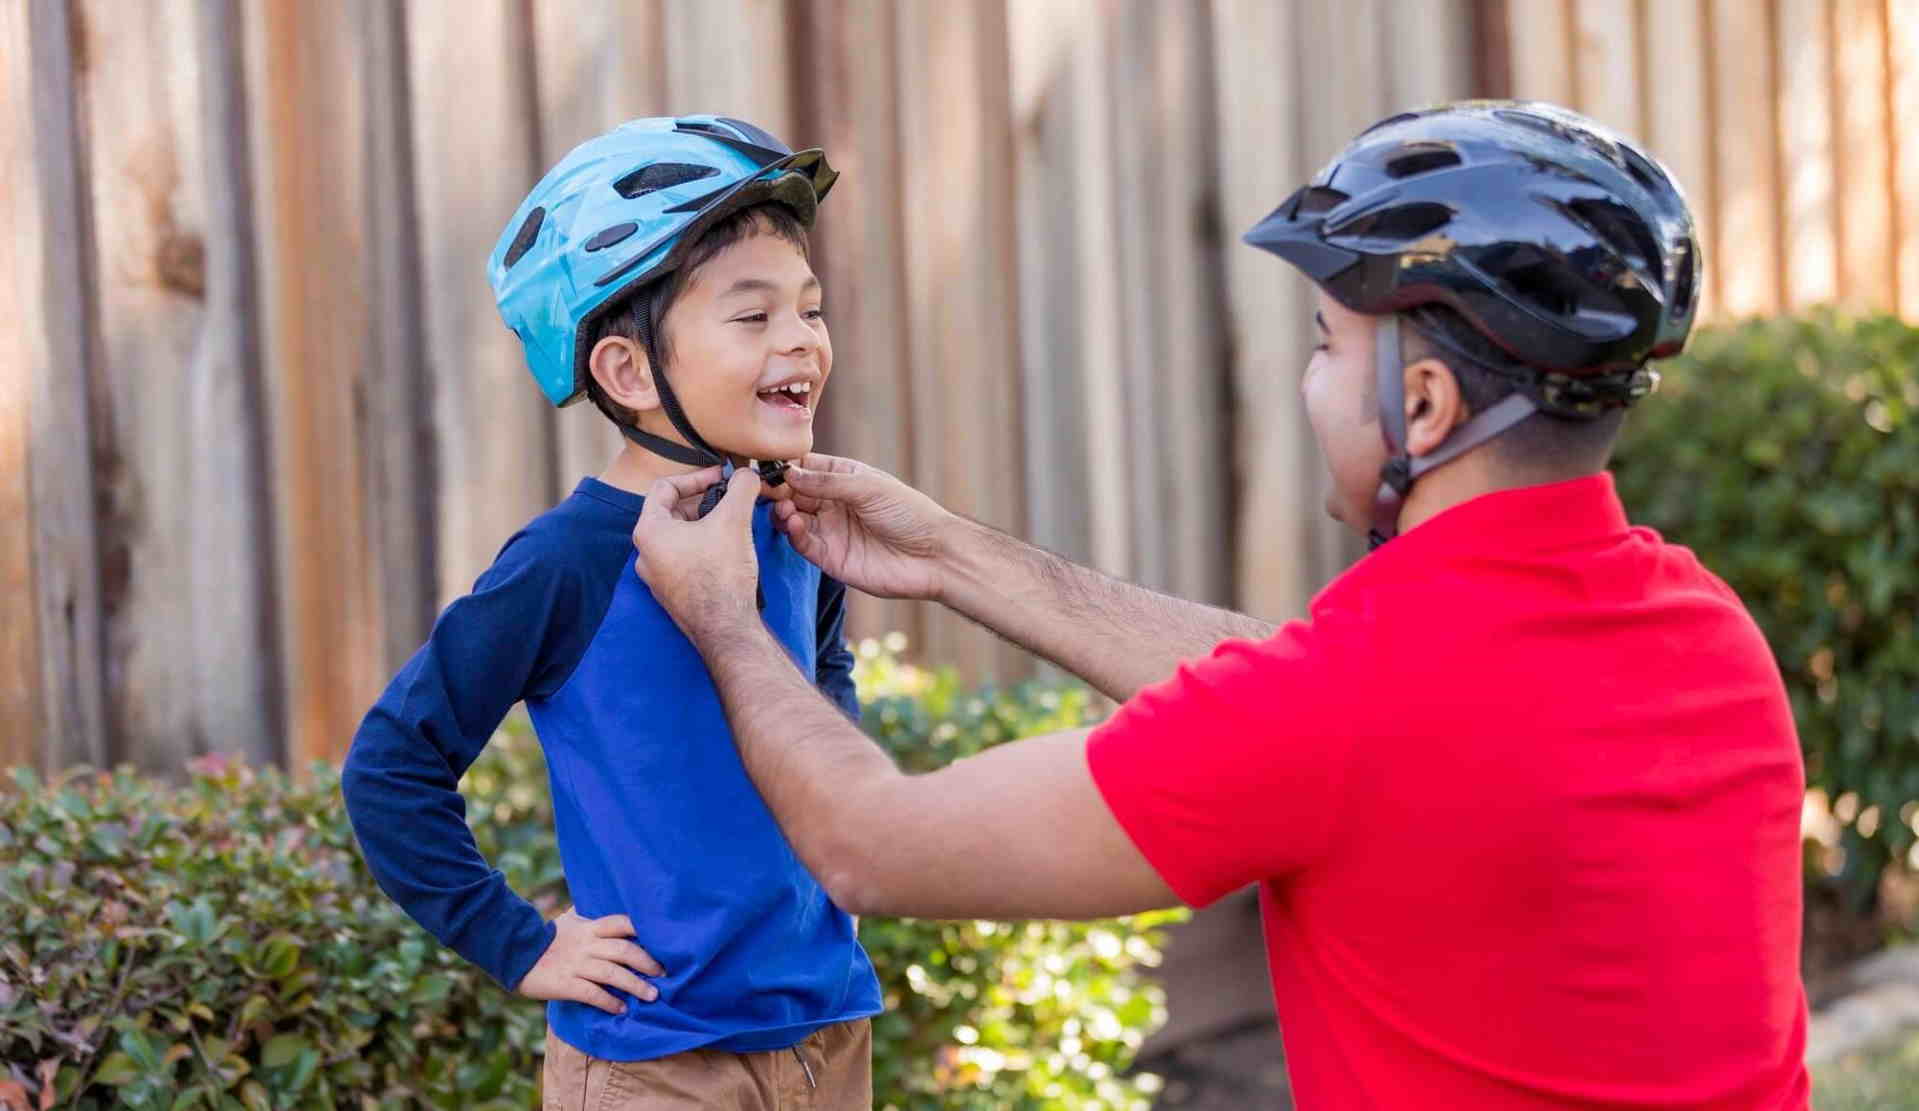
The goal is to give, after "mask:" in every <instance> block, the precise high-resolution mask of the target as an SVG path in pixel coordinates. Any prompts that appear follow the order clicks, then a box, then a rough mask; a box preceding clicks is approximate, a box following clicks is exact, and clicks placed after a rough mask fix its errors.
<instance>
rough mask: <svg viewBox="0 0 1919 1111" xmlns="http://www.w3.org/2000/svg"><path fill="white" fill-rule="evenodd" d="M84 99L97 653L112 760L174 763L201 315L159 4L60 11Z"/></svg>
mask: <svg viewBox="0 0 1919 1111" xmlns="http://www.w3.org/2000/svg"><path fill="white" fill-rule="evenodd" d="M73 13H74V19H75V21H76V32H77V34H78V35H79V38H80V45H79V50H80V51H81V53H82V54H83V56H84V57H85V58H86V59H87V66H86V69H85V71H84V72H83V73H82V75H81V84H82V86H83V87H84V90H85V95H84V97H83V98H82V104H83V106H84V111H83V115H82V117H81V127H82V128H83V129H84V130H85V132H86V135H87V144H86V147H87V154H88V157H89V167H88V174H87V179H88V185H89V187H90V189H91V191H92V204H93V218H94V234H95V237H96V238H95V244H96V250H97V255H96V261H95V266H96V269H95V271H94V276H95V281H96V283H97V284H96V287H95V290H96V293H95V296H96V305H97V312H98V319H99V329H100V332H99V335H100V347H99V349H98V358H97V361H96V362H95V364H94V368H95V370H96V372H97V373H98V375H99V381H100V384H101V389H100V391H99V393H98V395H97V399H98V401H99V402H100V405H99V407H98V408H97V409H96V416H97V417H98V418H99V420H98V421H97V423H96V424H95V426H94V435H95V441H94V446H95V450H96V458H97V459H100V460H104V461H106V462H107V469H106V471H105V473H104V474H102V475H101V476H100V478H101V479H102V480H103V481H102V482H101V485H100V488H99V493H100V495H101V497H100V512H101V514H102V519H101V531H100V538H101V541H102V551H101V559H102V565H103V568H104V569H105V572H106V575H105V578H104V581H103V585H104V586H105V592H104V594H103V602H104V607H103V608H104V617H105V621H106V653H107V660H108V664H107V667H108V671H109V673H110V674H112V675H114V676H115V678H116V681H115V682H114V684H113V686H112V688H111V690H110V691H109V692H108V694H109V697H108V713H109V715H110V717H111V719H112V724H111V726H110V729H111V731H112V734H113V736H114V756H115V757H116V758H121V759H133V760H135V761H137V762H139V763H141V764H142V765H143V766H147V767H150V768H155V769H157V768H167V767H178V766H179V765H180V764H181V763H182V762H184V760H185V759H186V758H187V757H189V756H191V755H193V753H194V752H195V751H196V749H198V748H199V746H200V741H199V739H198V738H196V737H194V736H193V735H192V734H193V732H194V728H195V722H194V720H193V707H192V690H193V686H194V675H193V667H192V664H193V652H194V640H195V636H194V634H195V629H194V623H195V619H196V617H197V616H198V615H197V614H196V613H195V610H194V607H193V605H192V603H193V601H194V599H193V598H192V597H191V596H190V592H189V591H187V590H184V589H181V588H182V586H183V585H184V584H187V583H189V582H190V581H191V579H192V570H191V567H190V563H189V557H190V556H191V554H192V553H193V550H194V548H193V544H192V543H191V539H192V538H191V537H190V536H189V535H188V529H189V527H190V525H191V521H190V519H189V511H190V510H191V509H192V506H191V504H190V503H189V502H188V501H187V497H188V495H189V494H190V492H191V489H190V486H189V484H188V482H186V481H184V480H185V479H186V478H187V476H188V475H189V473H190V469H191V467H192V453H193V452H195V451H197V450H201V449H202V447H203V445H201V444H198V443H195V442H193V439H192V436H193V433H194V432H195V431H201V430H197V429H194V428H191V427H190V426H189V422H188V416H187V407H186V402H187V393H188V390H187V386H188V383H187V380H186V376H185V371H186V369H187V366H188V363H189V362H190V361H191V360H192V358H193V355H194V348H195V345H196V343H197V341H198V337H199V332H200V328H201V326H202V324H203V322H204V318H205V311H204V310H205V298H206V274H205V250H206V244H205V238H204V227H203V218H204V214H205V211H206V196H205V191H204V189H203V187H202V184H203V183H202V180H201V175H200V173H199V172H198V171H199V168H200V166H201V165H202V158H201V152H200V139H201V135H200V134H199V131H198V128H197V127H196V126H195V125H196V124H197V122H198V116H199V111H198V109H199V104H198V97H197V95H196V90H194V89H193V88H192V86H191V82H190V81H189V82H185V83H184V84H185V86H186V87H184V88H183V87H182V84H183V83H182V82H178V81H175V80H173V78H174V77H175V76H176V75H178V76H181V77H190V76H191V74H192V65H184V66H181V65H171V64H169V62H168V59H169V58H170V57H172V56H174V53H175V51H176V50H178V49H180V48H181V47H183V46H184V47H185V49H186V51H187V54H186V57H187V58H189V59H193V60H194V61H195V62H197V61H198V58H197V56H196V55H197V52H195V51H194V50H193V45H192V43H191V41H188V42H186V43H177V42H175V41H173V40H174V39H175V38H176V34H177V31H178V28H176V27H175V26H174V25H173V21H170V20H168V19H167V18H166V15H167V13H166V12H164V11H163V10H162V9H161V8H160V7H159V6H157V5H130V6H122V5H106V4H102V3H98V2H82V3H78V4H76V5H74V7H73Z"/></svg>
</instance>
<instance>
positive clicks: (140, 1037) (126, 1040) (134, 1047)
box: [120, 1026, 160, 1072]
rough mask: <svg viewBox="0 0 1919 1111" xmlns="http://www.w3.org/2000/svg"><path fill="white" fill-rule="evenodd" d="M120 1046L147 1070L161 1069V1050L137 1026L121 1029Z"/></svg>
mask: <svg viewBox="0 0 1919 1111" xmlns="http://www.w3.org/2000/svg"><path fill="white" fill-rule="evenodd" d="M120 1048H121V1049H124V1050H126V1052H127V1056H129V1057H131V1058H133V1060H134V1063H135V1064H138V1065H139V1066H140V1067H141V1068H143V1069H145V1070H146V1071H148V1072H159V1071H160V1053H159V1051H158V1050H156V1049H154V1048H153V1043H152V1042H150V1041H148V1040H147V1036H146V1034H144V1033H142V1032H141V1031H140V1030H139V1029H138V1028H137V1027H131V1026H129V1027H127V1028H126V1029H125V1030H123V1031H121V1033H120Z"/></svg>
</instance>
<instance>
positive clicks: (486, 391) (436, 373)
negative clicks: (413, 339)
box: [406, 0, 556, 602]
mask: <svg viewBox="0 0 1919 1111" xmlns="http://www.w3.org/2000/svg"><path fill="white" fill-rule="evenodd" d="M527 14H528V12H527V9H526V7H525V6H524V5H523V4H519V3H515V2H513V0H484V2H476V3H469V4H412V5H409V6H408V8H407V16H408V18H407V26H406V34H407V55H408V62H409V70H408V76H409V79H410V80H411V83H412V85H411V88H410V90H409V92H410V94H411V98H412V109H413V115H412V119H413V136H414V164H413V176H414V182H415V188H416V195H415V205H416V210H417V212H418V214H419V227H420V237H421V246H420V251H421V275H422V277H421V281H422V288H423V290H424V297H423V301H424V308H425V312H424V320H425V322H426V361H427V365H428V367H429V373H430V374H431V381H432V384H433V425H434V428H435V430H436V431H437V433H438V436H437V441H438V446H439V470H438V476H439V500H440V504H439V556H440V568H439V585H440V600H441V601H442V602H444V601H448V600H450V599H452V598H453V597H455V596H457V595H459V594H461V593H464V592H465V591H466V590H467V589H468V588H469V587H470V585H471V584H472V582H473V580H474V578H475V577H477V576H478V575H479V573H480V572H481V571H483V570H484V569H485V568H486V566H487V565H488V564H489V563H490V562H492V559H493V556H494V555H495V554H496V553H497V552H498V551H499V549H500V546H501V545H502V544H504V543H505V542H506V540H507V538H508V537H510V536H512V535H513V533H514V532H515V531H516V530H518V529H519V528H520V526H521V525H523V524H525V523H526V522H527V520H528V519H530V518H531V517H533V516H534V515H535V514H537V513H539V512H540V511H541V510H543V509H545V508H546V507H547V506H548V505H550V504H551V503H552V501H553V497H554V487H555V485H556V483H555V481H554V479H553V471H554V467H555V464H554V459H553V421H552V418H551V417H550V416H549V415H548V413H547V410H546V408H545V406H546V402H545V401H544V399H542V398H541V396H540V394H539V393H538V392H537V391H536V390H535V389H534V388H533V385H532V383H531V382H530V381H529V379H528V372H527V369H526V364H525V359H524V357H523V355H522V353H521V351H520V345H519V342H518V341H517V340H516V339H515V338H514V336H513V334H512V333H511V332H510V331H508V330H507V328H506V326H505V325H504V324H503V323H501V321H500V315H499V312H498V310H497V309H496V308H495V307H494V304H493V293H492V290H491V289H490V288H489V287H488V285H487V281H486V258H487V254H488V252H489V251H491V250H492V249H493V244H494V241H495V240H496V239H497V238H498V237H499V234H500V229H501V228H503V227H504V226H505V225H506V222H507V220H508V219H509V218H511V217H512V215H513V210H514V209H515V208H516V207H518V206H519V203H520V201H521V199H522V198H524V197H525V196H526V191H527V190H528V189H529V188H531V187H532V185H533V183H534V181H536V180H537V178H538V173H539V171H538V169H536V168H535V166H534V159H535V150H534V147H535V136H534V129H533V119H532V110H533V99H534V93H533V87H532V81H533V75H532V72H531V69H532V67H530V66H529V65H528V64H527V62H528V59H529V58H530V57H532V43H531V41H530V40H531V36H532V32H531V27H530V26H529V21H528V20H527V19H526V18H525V17H526V16H527Z"/></svg>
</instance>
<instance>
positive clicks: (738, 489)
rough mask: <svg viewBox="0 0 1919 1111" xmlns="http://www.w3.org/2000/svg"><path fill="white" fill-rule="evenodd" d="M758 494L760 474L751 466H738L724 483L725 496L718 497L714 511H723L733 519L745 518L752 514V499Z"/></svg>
mask: <svg viewBox="0 0 1919 1111" xmlns="http://www.w3.org/2000/svg"><path fill="white" fill-rule="evenodd" d="M759 494H760V476H759V475H758V474H757V473H755V472H754V470H753V468H751V467H740V468H738V469H737V470H735V471H734V472H733V477H732V479H731V480H729V481H728V482H727V484H726V496H725V497H722V498H721V499H720V504H719V506H718V507H717V508H716V509H715V510H714V512H715V513H724V514H726V515H727V516H729V517H731V518H733V519H734V520H746V519H748V518H750V517H752V515H753V499H755V498H757V497H759Z"/></svg>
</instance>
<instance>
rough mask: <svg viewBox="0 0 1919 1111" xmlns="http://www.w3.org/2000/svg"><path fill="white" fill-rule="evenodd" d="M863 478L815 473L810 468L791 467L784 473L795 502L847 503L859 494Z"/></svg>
mask: <svg viewBox="0 0 1919 1111" xmlns="http://www.w3.org/2000/svg"><path fill="white" fill-rule="evenodd" d="M808 458H811V457H810V456H809V457H808ZM865 478H866V476H865V475H859V474H848V473H845V472H842V471H816V470H813V469H812V468H810V467H791V468H788V469H787V472H786V482H787V485H789V486H791V487H793V497H794V501H796V502H798V501H801V500H802V499H805V498H816V499H821V500H824V501H847V500H849V499H851V498H853V497H855V496H856V495H857V494H859V492H860V491H861V489H862V488H863V486H864V485H865Z"/></svg>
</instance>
